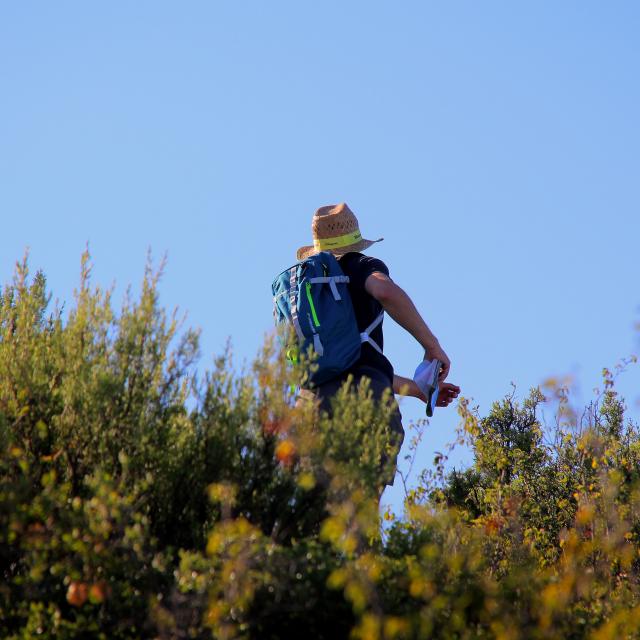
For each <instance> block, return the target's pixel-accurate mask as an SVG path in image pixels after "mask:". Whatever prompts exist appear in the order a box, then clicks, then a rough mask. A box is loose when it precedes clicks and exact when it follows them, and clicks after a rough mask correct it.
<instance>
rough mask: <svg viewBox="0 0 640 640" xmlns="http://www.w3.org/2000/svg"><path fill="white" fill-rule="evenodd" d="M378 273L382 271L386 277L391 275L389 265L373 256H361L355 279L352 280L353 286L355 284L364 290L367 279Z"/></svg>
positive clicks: (355, 271)
mask: <svg viewBox="0 0 640 640" xmlns="http://www.w3.org/2000/svg"><path fill="white" fill-rule="evenodd" d="M376 271H380V272H381V273H384V275H385V276H388V275H389V269H388V268H387V265H386V264H385V263H384V262H382V260H379V259H378V258H372V257H371V256H365V255H362V256H360V259H359V260H358V265H357V268H356V269H354V273H353V275H354V276H355V278H352V281H353V284H355V285H356V286H357V287H359V288H363V289H364V283H365V281H366V279H367V278H368V277H369V276H370V275H371V274H372V273H375V272H376Z"/></svg>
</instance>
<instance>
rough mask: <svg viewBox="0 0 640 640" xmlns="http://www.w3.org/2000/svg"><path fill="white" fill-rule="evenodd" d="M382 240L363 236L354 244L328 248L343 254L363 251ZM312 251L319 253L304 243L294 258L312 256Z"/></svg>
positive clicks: (335, 253)
mask: <svg viewBox="0 0 640 640" xmlns="http://www.w3.org/2000/svg"><path fill="white" fill-rule="evenodd" d="M382 240H384V238H378V239H377V240H365V239H364V238H363V239H362V240H360V241H359V242H356V243H354V244H350V245H348V246H346V247H340V248H339V249H330V251H331V253H333V254H334V255H336V256H343V255H344V254H345V253H349V252H350V251H364V250H365V249H368V248H369V247H370V246H371V245H372V244H375V243H376V242H381V241H382ZM328 251H329V249H328ZM314 253H320V252H319V251H318V249H316V248H315V246H314V245H312V244H310V245H305V246H304V247H300V248H299V249H298V250H297V251H296V258H297V259H298V260H304V259H305V258H308V257H309V256H312V255H313V254H314Z"/></svg>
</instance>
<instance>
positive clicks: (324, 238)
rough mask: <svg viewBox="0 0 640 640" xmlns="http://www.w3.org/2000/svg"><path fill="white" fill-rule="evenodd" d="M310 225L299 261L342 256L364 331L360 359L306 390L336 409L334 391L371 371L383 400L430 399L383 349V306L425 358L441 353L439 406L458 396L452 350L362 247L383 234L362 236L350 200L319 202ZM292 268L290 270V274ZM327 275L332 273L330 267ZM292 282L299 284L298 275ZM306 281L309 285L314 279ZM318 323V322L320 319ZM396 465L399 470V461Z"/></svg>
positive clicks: (394, 425)
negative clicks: (451, 379)
mask: <svg viewBox="0 0 640 640" xmlns="http://www.w3.org/2000/svg"><path fill="white" fill-rule="evenodd" d="M311 229H312V235H313V245H308V246H303V247H301V248H300V249H298V251H297V254H296V256H297V258H298V260H299V261H302V260H305V259H306V258H308V257H310V256H313V255H316V254H319V252H323V251H326V252H329V253H331V254H332V255H333V256H335V258H336V259H337V261H338V264H339V266H340V268H341V270H342V273H343V274H344V276H346V277H348V282H347V283H346V287H347V290H348V293H349V296H350V298H351V301H352V303H353V310H354V312H355V320H356V323H357V331H358V332H359V333H360V336H359V337H358V336H357V334H356V341H357V343H358V345H357V346H358V354H359V355H357V359H356V360H355V362H354V363H353V364H351V366H349V368H348V369H346V370H344V371H342V372H340V373H338V374H337V375H335V376H333V377H331V378H330V379H328V380H324V379H323V380H321V381H320V382H319V383H315V384H312V385H310V388H308V389H304V390H301V391H300V394H301V396H302V397H306V398H316V399H317V400H318V401H319V408H320V410H321V411H326V412H328V413H329V414H331V399H332V397H333V396H334V395H335V394H336V393H337V391H338V390H339V389H340V387H341V386H342V384H343V383H344V382H345V381H346V380H347V377H348V376H349V375H351V376H353V385H354V386H356V387H357V385H358V384H359V383H360V381H361V380H362V378H363V377H365V376H366V377H367V378H369V379H370V381H371V382H370V389H371V391H372V394H373V397H374V399H375V400H380V399H381V398H382V395H383V393H384V392H385V390H386V389H388V388H392V389H393V392H394V393H395V394H400V395H409V396H414V397H416V398H420V399H421V400H423V401H425V402H426V401H427V399H426V398H425V396H424V395H423V394H422V392H421V391H420V389H419V388H418V386H417V384H416V383H415V382H414V381H413V380H412V379H409V378H405V377H402V376H399V375H396V374H395V373H394V370H393V366H392V364H391V362H389V360H388V359H387V358H386V356H385V355H384V353H383V348H384V341H383V331H382V324H383V322H382V319H383V315H384V314H383V310H384V311H385V312H387V313H388V314H389V315H390V316H391V317H392V318H393V319H394V320H395V321H396V322H397V323H398V324H399V325H400V326H401V327H403V328H404V329H406V330H407V331H408V332H409V333H410V334H411V335H412V336H413V337H414V338H415V339H416V340H417V341H418V343H419V344H420V345H421V346H422V347H423V348H424V351H425V356H424V357H425V359H428V360H433V359H437V360H439V361H440V362H441V363H442V368H441V371H440V374H439V394H438V398H437V406H439V407H446V406H448V405H449V404H450V403H451V402H452V401H453V400H454V399H455V398H456V397H457V396H458V394H459V392H460V388H459V387H457V386H456V385H453V384H450V383H447V382H444V380H445V378H446V377H447V375H448V374H449V368H450V366H451V363H450V360H449V358H448V356H447V354H446V353H445V352H444V350H443V349H442V347H441V346H440V343H439V342H438V340H437V339H436V337H435V336H434V335H433V333H432V332H431V331H430V330H429V327H428V326H427V324H426V323H425V322H424V320H423V319H422V317H421V316H420V314H419V313H418V311H417V309H416V308H415V306H414V304H413V302H412V301H411V299H410V298H409V296H408V295H407V294H406V293H405V292H404V291H403V290H402V289H401V288H400V287H399V286H398V285H397V284H395V283H394V282H393V280H392V279H391V278H390V277H389V270H388V268H387V266H386V265H385V264H384V262H382V260H378V259H377V258H373V257H369V256H365V255H363V254H362V253H360V252H361V251H363V250H365V249H367V248H369V247H370V246H371V245H373V244H374V243H376V242H380V240H382V238H380V239H379V240H365V239H363V238H362V236H361V234H360V230H359V226H358V220H357V218H356V216H355V215H354V213H353V212H352V211H351V210H350V209H349V207H348V206H347V205H346V204H345V203H342V204H338V205H329V206H325V207H320V208H319V209H318V210H317V211H316V212H315V214H314V216H313V220H312V223H311ZM323 268H325V267H323ZM288 273H289V272H285V274H288ZM324 275H327V274H326V273H325V274H324ZM287 277H288V275H287ZM331 279H332V278H328V277H325V278H321V277H316V278H311V279H310V282H314V281H316V282H328V281H329V280H331ZM333 279H334V280H335V281H336V282H338V283H340V284H339V285H336V284H335V283H334V282H331V283H330V284H331V287H332V289H337V286H344V284H343V280H342V279H341V276H337V277H334V278H333ZM344 280H346V278H344ZM276 282H277V281H276ZM281 282H282V281H281ZM285 284H286V286H287V287H288V286H289V283H288V282H286V283H285ZM292 284H295V283H294V282H293V279H292ZM307 286H308V287H309V285H307ZM289 290H290V289H289ZM277 293H278V289H277V286H276V283H274V296H276V297H277ZM283 293H284V292H283ZM280 295H282V293H281V294H280ZM300 295H301V294H300ZM334 295H335V293H334ZM339 299H340V296H339V295H338V296H337V297H336V300H339ZM309 302H312V299H311V298H309ZM300 304H302V303H300ZM311 311H312V315H313V320H312V318H311V316H310V314H309V313H307V316H309V325H311V330H312V331H313V339H314V342H315V343H316V349H315V350H316V352H318V351H319V348H321V347H322V345H321V344H319V343H320V340H319V338H320V336H319V335H318V334H317V333H316V332H315V330H314V326H313V323H314V322H317V318H316V317H315V316H316V312H315V309H311ZM296 312H297V310H296V305H295V304H294V305H293V320H294V323H295V322H297V323H298V325H300V321H298V319H297V317H296ZM301 322H302V323H304V324H306V321H305V319H301ZM317 324H318V327H319V326H320V324H319V323H317ZM296 331H297V332H298V336H299V337H300V338H302V332H301V331H300V326H297V327H296ZM360 343H361V344H360ZM320 353H322V351H320ZM394 404H395V407H394V411H393V417H392V420H391V424H390V428H391V431H392V434H394V439H395V444H397V450H398V451H399V449H400V445H401V444H402V440H403V438H404V430H403V428H402V416H401V414H400V410H399V409H398V405H397V403H395V401H394ZM393 468H394V474H395V461H394V465H393ZM385 482H386V484H393V476H392V477H391V478H387V479H385Z"/></svg>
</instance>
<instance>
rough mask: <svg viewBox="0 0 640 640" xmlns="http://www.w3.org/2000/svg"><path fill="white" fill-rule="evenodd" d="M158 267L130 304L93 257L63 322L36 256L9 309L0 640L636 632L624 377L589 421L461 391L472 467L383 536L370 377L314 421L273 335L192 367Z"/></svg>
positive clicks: (557, 391)
mask: <svg viewBox="0 0 640 640" xmlns="http://www.w3.org/2000/svg"><path fill="white" fill-rule="evenodd" d="M159 276H160V272H159V271H154V270H153V269H152V268H148V269H147V271H146V273H145V277H144V280H143V284H142V289H141V294H140V297H139V299H138V300H131V299H127V300H125V302H124V304H123V306H122V308H121V309H120V311H119V312H116V311H114V309H113V306H112V301H111V298H112V295H111V292H110V291H102V290H101V289H99V288H95V287H92V286H91V282H90V266H89V258H88V256H86V255H85V256H84V257H83V260H82V275H81V281H80V286H79V288H78V290H77V292H76V295H75V304H74V305H73V307H72V309H70V310H69V311H68V314H67V315H66V317H65V316H64V315H63V313H62V311H61V310H60V309H58V308H53V309H50V299H49V294H48V293H47V290H46V280H45V278H44V276H43V275H42V274H40V273H39V274H36V275H35V276H34V277H32V278H31V277H30V276H29V273H28V267H27V263H26V261H23V262H22V263H20V264H19V265H18V267H17V270H16V276H15V278H14V281H13V282H12V283H11V284H10V285H8V286H6V287H5V288H4V290H3V292H2V294H1V295H0V444H1V450H0V569H1V571H2V577H3V580H2V585H1V586H0V635H1V637H6V638H31V637H34V636H41V637H45V638H46V637H50V638H77V637H85V638H150V637H153V638H221V639H223V638H224V639H226V638H229V639H230V638H260V639H271V638H273V639H276V638H294V637H296V638H297V637H305V638H308V639H309V640H311V639H313V638H348V637H353V638H363V639H364V638H366V639H372V640H373V639H380V640H382V639H387V638H503V639H507V638H548V637H562V638H613V637H616V638H617V637H625V638H633V637H638V636H639V635H640V634H639V633H638V631H637V629H638V628H639V625H640V593H639V580H638V579H639V577H640V572H639V553H640V552H639V549H640V547H639V540H640V516H639V514H640V512H639V501H638V498H639V496H640V493H639V485H638V480H639V479H638V473H639V472H638V469H640V466H639V463H640V438H639V434H638V429H637V427H636V426H635V425H634V424H632V423H631V422H630V421H628V420H625V416H624V402H623V400H622V399H621V398H619V397H618V396H617V394H616V391H615V376H614V375H613V374H612V373H611V372H609V371H606V370H605V374H604V385H605V388H604V391H603V392H602V394H600V395H599V396H598V398H597V399H596V400H595V401H594V403H593V404H592V405H590V406H589V407H588V408H587V410H586V411H584V412H577V411H573V410H571V407H570V403H569V399H570V397H569V396H568V395H567V392H566V390H565V389H563V388H562V387H561V386H559V385H557V384H550V385H549V386H548V387H547V388H545V389H544V390H543V392H544V393H543V392H542V391H541V390H539V389H536V390H533V391H532V392H531V393H530V394H529V396H528V397H527V398H525V399H524V401H521V402H520V401H519V400H518V399H517V398H516V396H515V393H511V394H509V395H508V396H507V397H506V398H504V399H503V400H502V401H500V402H497V403H495V404H494V405H493V407H492V409H491V411H490V412H489V414H488V415H487V416H485V417H480V416H478V415H477V413H476V412H474V411H472V410H471V409H470V408H469V404H468V402H467V401H465V400H463V401H462V402H461V403H460V406H459V412H460V416H461V426H460V428H459V441H460V442H463V441H464V442H468V443H469V444H470V445H471V447H472V450H473V452H474V460H473V463H472V465H471V466H470V467H469V468H468V469H465V470H462V471H458V470H453V471H451V472H449V473H446V472H445V471H444V457H443V456H440V457H439V459H438V460H437V461H436V464H435V466H434V468H433V469H430V470H427V471H425V473H423V474H422V476H421V479H420V481H419V482H418V485H417V486H416V487H414V488H412V489H411V490H410V491H408V493H407V500H406V508H405V512H404V514H403V516H402V517H401V518H397V519H396V518H394V517H393V516H391V515H389V514H387V515H386V516H385V518H386V519H387V520H388V521H389V522H388V523H387V525H386V526H385V527H383V526H382V522H381V518H380V515H379V512H378V499H379V491H380V486H379V484H380V480H379V479H380V477H381V474H382V473H383V472H384V466H385V464H387V465H388V464H389V463H388V462H386V461H388V460H389V459H392V458H393V455H394V451H393V447H392V445H391V439H390V433H389V429H388V416H389V410H390V409H389V407H388V406H386V405H382V406H374V404H373V403H372V402H371V399H370V394H369V393H368V389H367V386H366V384H365V385H362V386H361V387H360V388H358V389H350V388H345V389H344V390H343V392H341V394H340V395H339V397H338V398H337V399H336V405H335V411H334V416H333V418H332V419H329V418H328V417H327V416H318V415H317V414H316V410H315V407H313V405H311V404H310V403H305V402H295V394H294V393H293V392H292V390H291V387H292V385H293V386H295V385H296V384H297V383H299V382H300V380H301V379H302V378H303V377H304V375H305V373H304V372H305V365H304V363H302V364H300V365H299V366H298V367H295V368H292V367H290V366H289V365H288V364H287V363H286V361H285V359H284V358H283V357H282V355H281V354H280V353H279V351H278V349H276V348H275V347H274V345H273V344H271V343H270V342H267V344H266V345H265V348H264V350H263V352H262V353H261V354H260V355H259V356H258V357H257V359H256V361H255V363H254V364H253V366H252V368H251V369H250V370H249V371H246V372H244V373H241V374H238V373H236V372H234V370H233V368H232V363H231V355H230V351H227V353H225V354H224V355H223V356H221V357H220V358H218V359H217V360H216V362H215V366H214V368H213V370H212V371H208V372H205V373H204V374H202V375H199V374H198V373H197V371H196V362H197V358H198V334H197V332H194V331H191V330H186V331H182V330H181V327H180V322H179V320H178V317H177V315H176V314H175V313H174V314H171V315H167V313H166V312H165V311H164V310H163V309H162V308H161V307H160V306H159V304H158V295H157V285H158V280H159ZM548 400H554V401H555V402H556V411H555V416H554V420H553V422H552V423H551V424H545V423H544V422H543V421H542V418H541V410H540V409H541V406H542V405H543V403H545V402H547V401H548Z"/></svg>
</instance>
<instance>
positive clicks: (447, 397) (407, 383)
mask: <svg viewBox="0 0 640 640" xmlns="http://www.w3.org/2000/svg"><path fill="white" fill-rule="evenodd" d="M393 392H394V393H396V394H398V395H400V396H412V397H414V398H419V399H420V400H422V401H423V402H426V400H427V399H426V398H425V397H424V394H423V393H422V391H420V389H419V388H418V385H417V384H416V383H415V382H414V381H413V380H411V379H410V378H404V377H403V376H397V375H394V376H393ZM459 394H460V387H459V386H457V385H455V384H450V383H449V382H443V383H442V384H441V385H440V391H439V393H438V400H437V402H436V406H438V407H448V406H449V405H450V404H451V403H452V402H453V401H454V400H455V399H456V398H457V397H458V395H459Z"/></svg>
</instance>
